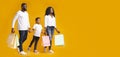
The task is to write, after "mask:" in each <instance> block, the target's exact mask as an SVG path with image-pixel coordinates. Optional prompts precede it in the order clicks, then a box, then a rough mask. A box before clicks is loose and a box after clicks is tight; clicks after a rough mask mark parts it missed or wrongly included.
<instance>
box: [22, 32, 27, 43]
mask: <svg viewBox="0 0 120 57" xmlns="http://www.w3.org/2000/svg"><path fill="white" fill-rule="evenodd" d="M27 35H28V30H25V34H24V39H23V42H25V40H26V39H27Z"/></svg>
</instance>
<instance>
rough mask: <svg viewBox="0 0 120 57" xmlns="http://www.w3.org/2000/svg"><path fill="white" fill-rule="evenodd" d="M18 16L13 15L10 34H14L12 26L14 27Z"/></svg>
mask: <svg viewBox="0 0 120 57" xmlns="http://www.w3.org/2000/svg"><path fill="white" fill-rule="evenodd" d="M18 16H19V15H18V13H17V14H16V15H15V17H14V19H13V21H12V30H11V32H12V33H14V32H15V30H14V26H15V23H16V20H17V19H18Z"/></svg>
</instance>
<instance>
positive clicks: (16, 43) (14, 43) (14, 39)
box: [7, 33, 19, 49]
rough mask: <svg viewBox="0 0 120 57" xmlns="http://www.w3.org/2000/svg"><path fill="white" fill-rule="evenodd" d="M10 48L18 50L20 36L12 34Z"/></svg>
mask: <svg viewBox="0 0 120 57" xmlns="http://www.w3.org/2000/svg"><path fill="white" fill-rule="evenodd" d="M7 44H8V47H10V48H13V49H16V48H17V46H19V40H18V36H17V35H16V34H13V33H12V34H10V35H9V36H8V40H7Z"/></svg>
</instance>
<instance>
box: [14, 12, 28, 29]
mask: <svg viewBox="0 0 120 57" xmlns="http://www.w3.org/2000/svg"><path fill="white" fill-rule="evenodd" d="M16 20H18V29H19V30H28V28H30V24H29V16H28V13H27V12H26V11H25V12H23V11H21V10H20V11H18V12H17V14H16V15H15V17H14V19H13V22H12V28H14V26H15V22H16Z"/></svg>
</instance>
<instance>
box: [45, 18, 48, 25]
mask: <svg viewBox="0 0 120 57" xmlns="http://www.w3.org/2000/svg"><path fill="white" fill-rule="evenodd" d="M47 21H48V19H47V16H45V27H47Z"/></svg>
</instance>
